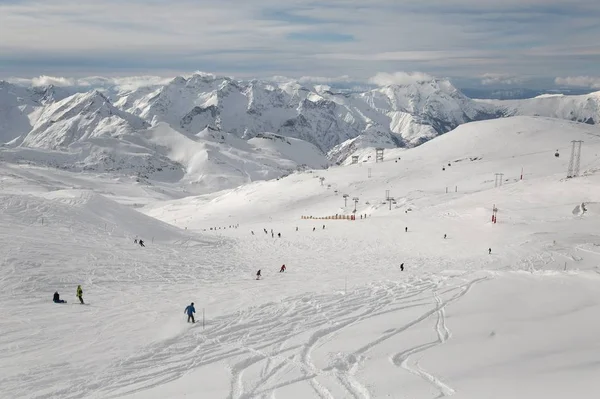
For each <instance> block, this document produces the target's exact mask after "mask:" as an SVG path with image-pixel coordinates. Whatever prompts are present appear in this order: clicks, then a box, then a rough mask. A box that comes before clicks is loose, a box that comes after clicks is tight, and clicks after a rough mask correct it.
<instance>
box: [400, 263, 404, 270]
mask: <svg viewBox="0 0 600 399" xmlns="http://www.w3.org/2000/svg"><path fill="white" fill-rule="evenodd" d="M400 271H401V272H403V271H404V263H401V264H400Z"/></svg>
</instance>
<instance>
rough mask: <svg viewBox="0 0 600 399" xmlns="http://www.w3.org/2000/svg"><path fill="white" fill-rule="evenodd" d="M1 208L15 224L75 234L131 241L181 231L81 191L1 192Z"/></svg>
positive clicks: (171, 236) (163, 238)
mask: <svg viewBox="0 0 600 399" xmlns="http://www.w3.org/2000/svg"><path fill="white" fill-rule="evenodd" d="M0 203H1V205H0V209H1V210H2V213H3V215H4V217H5V218H11V220H13V221H14V222H15V223H19V224H26V225H30V226H39V228H44V226H45V228H46V229H48V231H49V232H50V233H51V231H52V229H57V228H58V229H68V231H70V232H71V233H72V234H76V235H83V236H89V235H106V234H108V235H111V236H118V237H123V238H126V239H127V240H132V241H133V239H134V238H135V237H143V239H145V240H146V241H150V240H152V239H154V241H155V242H170V243H173V242H178V241H183V240H189V239H190V236H189V235H186V234H185V233H184V232H182V231H181V230H179V229H178V228H175V227H173V226H171V225H168V224H166V223H164V222H160V221H158V220H156V219H154V218H150V217H148V216H145V215H143V214H141V213H139V212H137V211H135V210H133V209H131V208H129V207H126V206H124V205H120V204H118V203H116V202H114V201H112V200H110V199H107V198H106V197H104V196H102V195H99V194H95V193H94V192H92V191H84V190H59V191H54V192H49V193H38V194H37V195H36V196H31V195H2V201H0Z"/></svg>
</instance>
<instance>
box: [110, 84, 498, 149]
mask: <svg viewBox="0 0 600 399" xmlns="http://www.w3.org/2000/svg"><path fill="white" fill-rule="evenodd" d="M130 96H133V97H134V98H135V100H134V101H132V100H131V99H130V98H129V97H130ZM116 105H117V106H120V107H121V108H122V109H124V110H126V111H128V112H131V113H134V114H136V115H139V116H141V117H143V118H144V119H146V120H148V121H153V122H157V121H165V122H167V123H169V124H171V126H172V127H173V128H175V129H179V130H181V131H184V132H188V133H193V134H195V133H197V132H198V131H200V130H203V129H204V128H205V127H206V126H212V127H215V128H220V129H222V130H225V131H228V132H231V133H233V134H235V135H237V136H239V137H243V138H249V137H253V136H255V135H257V134H260V133H262V132H265V131H266V132H275V133H278V134H281V135H284V136H288V137H294V138H299V139H302V140H305V141H308V142H310V143H312V144H314V145H316V146H317V147H318V148H320V149H321V150H322V151H325V152H326V151H329V150H331V149H333V148H334V147H335V146H337V145H340V144H342V143H344V142H345V141H347V140H354V139H356V138H357V137H359V136H361V135H362V134H367V135H369V134H370V127H372V126H374V125H376V126H378V128H379V130H380V131H381V132H382V134H384V135H385V134H387V136H388V137H389V135H394V136H398V137H397V138H396V139H394V140H393V141H395V142H396V144H400V145H415V144H419V143H421V142H423V141H426V140H427V139H430V138H432V137H434V136H436V135H438V134H441V133H445V132H447V131H449V130H451V129H452V128H454V127H456V126H458V125H459V124H461V123H465V122H467V121H470V120H478V119H487V118H491V117H495V116H497V115H496V114H495V113H494V110H493V109H492V108H491V107H489V106H487V105H485V104H482V103H476V102H474V101H472V100H470V99H468V98H466V97H465V96H464V95H462V94H461V93H460V92H459V91H458V90H457V89H456V88H454V87H453V86H452V85H451V83H450V82H448V81H445V80H441V81H438V80H433V81H431V82H423V83H416V84H413V85H406V86H389V87H383V88H379V89H374V90H371V91H368V92H365V93H357V94H350V95H345V94H340V93H333V92H331V91H327V90H322V89H319V88H317V89H314V88H312V89H311V88H307V87H304V86H302V85H300V84H298V83H294V82H287V83H273V82H263V81H256V80H254V81H250V82H244V81H234V80H232V79H230V78H223V77H215V76H213V75H205V74H201V75H193V76H192V77H190V78H188V79H185V78H183V77H178V78H176V79H174V80H173V81H172V82H170V83H169V84H167V85H166V86H164V87H163V88H161V89H159V90H157V91H154V92H150V93H146V94H145V95H144V96H139V95H137V94H130V95H129V96H128V97H127V99H121V100H119V101H118V102H117V103H116ZM371 138H372V137H371ZM359 142H360V140H359Z"/></svg>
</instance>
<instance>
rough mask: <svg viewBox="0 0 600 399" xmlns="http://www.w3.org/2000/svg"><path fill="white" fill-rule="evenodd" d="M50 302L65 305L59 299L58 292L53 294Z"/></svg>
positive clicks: (63, 301)
mask: <svg viewBox="0 0 600 399" xmlns="http://www.w3.org/2000/svg"><path fill="white" fill-rule="evenodd" d="M52 302H54V303H67V301H65V300H62V299H60V295H59V294H58V291H56V292H55V293H54V297H53V298H52Z"/></svg>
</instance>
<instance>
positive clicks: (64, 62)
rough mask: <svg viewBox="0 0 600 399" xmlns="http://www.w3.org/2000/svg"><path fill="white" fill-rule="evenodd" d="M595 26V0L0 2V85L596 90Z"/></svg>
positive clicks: (598, 48) (599, 67)
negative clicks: (423, 83) (114, 80)
mask: <svg viewBox="0 0 600 399" xmlns="http://www.w3.org/2000/svg"><path fill="white" fill-rule="evenodd" d="M598 21H600V1H599V0H422V1H414V0H410V1H409V0H361V1H357V0H321V1H311V0H0V38H1V40H0V79H2V78H8V77H15V76H20V77H33V76H39V75H54V76H89V75H103V76H117V75H119V76H122V75H139V74H143V75H159V76H169V75H174V74H177V73H186V72H191V71H195V70H202V71H209V72H215V73H218V74H228V75H233V76H236V77H267V76H274V75H281V76H289V77H295V78H299V77H302V76H304V77H305V79H311V78H309V77H320V79H315V80H321V81H327V80H342V81H343V80H353V81H354V80H355V81H365V82H366V81H369V79H370V78H373V77H374V76H376V79H391V80H392V81H393V80H394V79H395V78H396V77H397V78H399V79H402V78H403V76H404V75H403V74H398V73H396V72H397V71H420V72H423V73H427V74H431V75H435V76H440V77H453V78H456V79H461V78H462V79H465V80H469V79H471V80H473V81H477V82H478V83H479V84H481V85H496V86H499V85H521V86H527V82H534V81H536V80H538V81H539V80H544V79H545V80H547V81H552V82H556V83H557V84H560V85H572V86H580V87H594V86H597V88H600V78H599V77H600V23H599V22H598ZM371 81H373V80H371Z"/></svg>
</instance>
